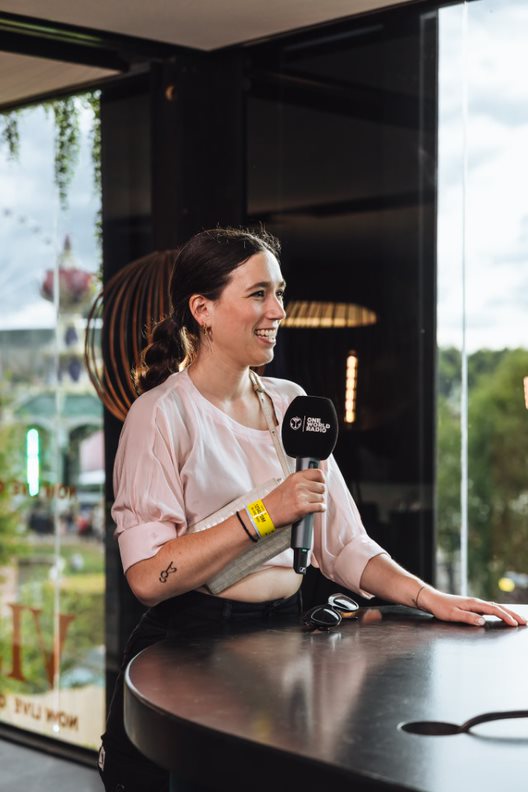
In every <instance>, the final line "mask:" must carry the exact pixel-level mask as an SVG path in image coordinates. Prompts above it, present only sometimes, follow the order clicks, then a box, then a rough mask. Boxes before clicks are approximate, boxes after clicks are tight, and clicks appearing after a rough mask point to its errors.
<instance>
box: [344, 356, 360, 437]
mask: <svg viewBox="0 0 528 792" xmlns="http://www.w3.org/2000/svg"><path fill="white" fill-rule="evenodd" d="M358 362H359V361H358V356H357V353H356V352H349V353H348V355H347V361H346V379H345V423H346V424H353V423H354V422H355V420H356V397H357V379H358Z"/></svg>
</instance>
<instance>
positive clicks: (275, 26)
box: [0, 0, 416, 50]
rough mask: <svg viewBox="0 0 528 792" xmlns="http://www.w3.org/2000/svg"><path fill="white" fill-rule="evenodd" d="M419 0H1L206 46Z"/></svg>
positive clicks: (5, 7)
mask: <svg viewBox="0 0 528 792" xmlns="http://www.w3.org/2000/svg"><path fill="white" fill-rule="evenodd" d="M406 2H416V0H323V1H322V0H149V2H148V3H147V4H146V3H145V0H126V2H123V0H88V2H84V3H80V2H72V0H0V12H2V11H5V12H9V13H12V14H21V15H24V16H30V17H36V18H38V19H47V20H53V21H55V22H63V23H66V24H69V25H80V26H82V27H88V28H93V29H95V30H106V31H111V32H113V33H122V34H126V35H129V36H138V37H140V38H147V39H152V40H155V41H163V42H167V43H170V44H179V45H183V46H187V47H195V48H198V49H203V50H211V49H216V48H217V47H224V46H227V45H229V44H237V43H240V42H243V41H252V40H254V39H259V38H262V37H266V36H270V35H274V34H276V33H282V32H284V31H287V30H294V29H296V28H301V27H306V26H309V25H317V24H320V23H321V22H327V21H329V20H335V19H339V18H341V17H347V16H351V15H353V14H359V13H363V12H365V11H371V10H373V9H379V8H386V7H388V6H391V5H400V4H402V3H406Z"/></svg>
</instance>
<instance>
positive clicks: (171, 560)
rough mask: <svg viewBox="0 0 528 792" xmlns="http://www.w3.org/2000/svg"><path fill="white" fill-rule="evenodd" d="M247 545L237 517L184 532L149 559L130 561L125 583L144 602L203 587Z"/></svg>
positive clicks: (245, 535) (147, 602) (146, 603)
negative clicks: (194, 531) (198, 530)
mask: <svg viewBox="0 0 528 792" xmlns="http://www.w3.org/2000/svg"><path fill="white" fill-rule="evenodd" d="M248 546H250V539H249V537H248V536H247V534H246V533H245V532H244V531H243V529H242V526H241V525H240V523H239V522H238V519H237V517H236V516H233V517H229V518H228V519H227V520H224V521H223V522H222V523H219V524H218V525H215V526H213V527H212V528H209V529H208V530H207V531H200V532H198V533H191V534H185V535H184V536H180V537H178V538H177V539H172V540H171V541H169V542H166V543H165V544H164V545H163V547H161V548H160V550H159V551H158V552H157V553H156V555H155V556H153V557H152V558H146V559H144V560H142V561H139V562H138V563H137V564H133V565H132V566H131V567H130V568H129V569H128V570H127V573H126V577H127V580H128V584H129V586H130V588H131V589H132V591H133V592H134V594H135V596H136V597H137V598H138V599H139V600H140V602H142V603H143V604H144V605H147V606H149V607H152V606H153V605H156V604H157V603H158V602H162V601H163V600H166V599H169V598H170V597H175V596H177V595H179V594H184V593H185V592H186V591H191V590H192V589H195V588H198V587H199V586H203V585H204V584H205V583H206V582H207V581H208V580H210V578H211V577H213V576H214V575H216V574H217V573H218V572H220V571H221V570H222V569H223V568H224V567H225V566H226V564H228V563H229V562H230V561H233V560H234V559H235V558H237V557H238V556H239V555H241V553H242V552H243V551H244V550H246V549H247V548H248Z"/></svg>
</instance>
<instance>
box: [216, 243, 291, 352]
mask: <svg viewBox="0 0 528 792" xmlns="http://www.w3.org/2000/svg"><path fill="white" fill-rule="evenodd" d="M284 288H285V283H284V279H283V277H282V273H281V269H280V266H279V263H278V261H277V259H276V258H275V256H274V255H273V254H272V253H269V252H267V251H262V252H260V253H255V255H253V256H251V257H250V258H249V259H248V260H247V261H246V262H245V263H244V264H241V265H240V266H239V267H237V269H235V270H234V271H233V272H232V273H231V278H230V280H229V282H228V284H227V286H226V287H225V288H224V290H223V292H222V294H221V295H220V297H219V298H218V300H216V301H214V302H209V303H208V312H209V318H208V322H207V323H208V325H209V326H210V328H211V332H212V345H213V347H212V348H213V350H214V353H215V354H217V355H219V356H221V357H222V358H224V360H225V362H226V363H228V364H234V365H235V366H236V367H241V368H244V367H246V366H262V365H264V364H265V363H269V362H270V361H271V360H273V351H274V347H275V343H276V336H277V330H278V328H279V324H280V323H281V321H282V319H284V317H285V316H286V314H285V312H284V307H283V298H284Z"/></svg>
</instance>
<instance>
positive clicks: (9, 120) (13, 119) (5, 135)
mask: <svg viewBox="0 0 528 792" xmlns="http://www.w3.org/2000/svg"><path fill="white" fill-rule="evenodd" d="M18 112H19V111H17V110H13V111H11V112H10V113H5V114H4V116H3V120H4V124H3V127H2V141H3V142H4V143H5V145H6V146H7V156H8V158H9V159H10V160H17V159H18V155H19V153H20V133H19V131H18Z"/></svg>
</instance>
